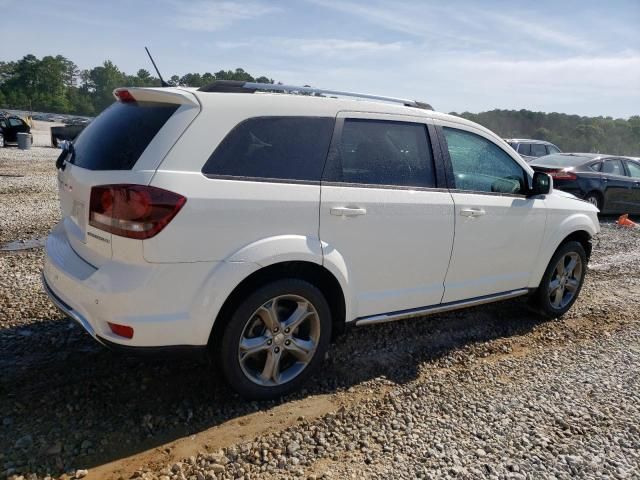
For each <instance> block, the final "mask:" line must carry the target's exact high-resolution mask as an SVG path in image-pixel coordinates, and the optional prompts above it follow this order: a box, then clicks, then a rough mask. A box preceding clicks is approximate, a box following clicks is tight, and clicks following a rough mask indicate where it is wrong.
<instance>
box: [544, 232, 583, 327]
mask: <svg viewBox="0 0 640 480" xmlns="http://www.w3.org/2000/svg"><path fill="white" fill-rule="evenodd" d="M586 273H587V254H586V253H585V251H584V247H583V246H582V244H580V243H579V242H574V241H572V242H567V243H564V244H562V245H560V247H559V248H558V250H556V253H555V254H554V255H553V257H551V261H550V262H549V265H548V266H547V269H546V270H545V272H544V275H543V276H542V280H541V281H540V286H539V287H538V289H537V290H536V292H535V294H534V296H533V298H532V300H533V304H534V306H535V307H537V309H538V310H539V312H540V313H541V314H542V315H544V316H545V317H549V318H557V317H561V316H562V315H564V314H565V313H566V312H567V311H568V310H569V309H570V308H571V307H572V306H573V304H574V303H575V301H576V300H577V298H578V295H579V294H580V290H581V289H582V285H583V283H584V277H585V275H586Z"/></svg>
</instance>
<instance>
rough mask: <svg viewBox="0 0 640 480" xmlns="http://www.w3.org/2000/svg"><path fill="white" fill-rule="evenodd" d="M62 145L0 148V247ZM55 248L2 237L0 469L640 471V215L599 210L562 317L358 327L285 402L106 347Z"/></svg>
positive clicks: (10, 472)
mask: <svg viewBox="0 0 640 480" xmlns="http://www.w3.org/2000/svg"><path fill="white" fill-rule="evenodd" d="M56 156H57V151H56V150H54V149H38V148H34V149H32V150H31V151H29V152H19V151H17V150H16V149H4V150H1V151H0V246H1V245H2V244H3V243H4V242H9V241H13V240H20V239H21V240H29V239H31V238H37V237H40V236H42V235H45V234H46V232H47V231H48V230H49V229H50V227H51V226H52V225H53V224H55V222H56V221H57V219H58V217H59V210H58V206H57V198H56V197H57V196H56V193H55V168H54V166H53V162H54V160H55V158H56ZM7 174H18V175H25V176H24V177H8V176H6V175H7ZM42 260H43V252H42V248H34V249H29V250H22V251H14V252H6V251H0V372H2V375H0V477H2V476H3V475H4V476H6V477H9V478H12V477H13V478H19V477H20V476H22V475H25V478H41V477H44V476H46V475H53V476H56V477H57V476H62V478H64V477H66V478H69V477H73V476H75V477H85V475H86V478H88V479H89V478H114V479H117V478H130V477H132V476H137V477H144V478H161V479H162V480H167V478H170V479H176V480H177V479H182V478H187V479H189V480H203V479H212V478H233V477H241V476H243V475H244V477H245V478H261V477H264V478H286V477H303V478H305V477H306V478H313V477H316V478H317V477H322V476H325V477H329V478H357V477H361V478H416V477H420V476H422V477H425V478H440V477H447V476H449V477H455V478H541V477H547V478H566V477H569V476H571V475H574V476H579V477H583V478H602V477H614V478H615V477H616V476H617V477H618V478H640V459H639V456H638V455H639V449H640V436H639V430H638V427H637V425H640V412H639V407H638V406H639V405H640V402H639V400H640V399H639V398H638V392H639V390H638V383H639V378H638V373H637V372H638V366H639V365H640V342H639V340H640V337H639V333H638V326H639V323H640V314H639V307H640V278H639V275H638V272H639V271H640V229H636V230H623V229H619V228H617V227H615V226H614V225H612V224H611V223H610V221H609V223H606V224H605V225H603V232H602V234H601V235H600V237H599V238H598V240H597V241H596V242H595V245H594V252H593V257H592V261H591V268H590V272H589V276H588V277H587V281H586V283H585V287H584V288H583V291H582V294H581V298H580V300H579V301H578V302H577V303H576V305H575V306H574V308H573V309H572V310H571V311H570V312H569V313H568V314H567V315H566V316H565V317H564V318H563V319H561V320H557V321H542V320H541V319H540V318H538V317H537V316H536V315H534V314H533V313H531V312H530V311H529V310H528V309H527V308H526V305H525V304H524V302H523V301H521V300H517V301H510V302H505V303H501V304H493V305H486V306H483V307H478V308H475V309H472V310H467V311H458V312H453V313H450V314H447V315H440V316H436V317H430V318H426V319H417V320H410V321H403V322H397V323H392V324H387V325H379V326H373V327H368V328H361V329H352V330H350V331H348V332H347V334H345V335H344V336H342V337H341V338H339V339H338V341H337V342H336V344H335V345H333V347H332V349H331V352H330V357H329V358H328V360H327V361H326V363H325V367H324V369H323V374H322V377H321V378H317V379H315V380H313V381H311V382H310V383H309V384H308V386H307V388H306V389H305V390H304V391H302V392H299V393H298V394H295V395H293V396H291V397H289V398H287V399H285V400H283V401H281V402H260V403H258V402H244V401H242V400H240V399H239V398H238V397H237V396H235V395H234V394H233V393H232V392H230V391H229V390H228V389H227V388H226V387H225V386H224V385H222V384H221V383H220V381H219V380H218V378H217V377H216V375H215V373H214V372H213V371H212V369H211V368H210V367H209V366H208V365H207V364H206V363H203V362H198V361H194V360H188V359H175V358H171V359H156V360H144V359H139V358H135V357H127V356H123V355H121V354H116V353H112V352H110V351H108V350H106V349H103V348H101V347H100V346H99V345H97V344H95V342H93V340H92V339H91V338H90V337H89V336H88V335H86V334H85V333H84V332H83V331H82V330H81V329H80V328H79V327H78V326H76V325H75V324H74V323H72V322H70V321H69V320H67V319H64V318H62V316H61V315H59V314H58V313H56V312H55V310H54V309H53V307H52V306H51V304H50V303H49V301H48V300H47V299H46V296H45V295H44V294H42V293H41V290H40V285H39V272H40V269H41V266H42ZM292 415H293V417H292ZM298 417H300V419H299V420H297V419H298ZM85 470H88V472H85ZM165 477H167V478H165Z"/></svg>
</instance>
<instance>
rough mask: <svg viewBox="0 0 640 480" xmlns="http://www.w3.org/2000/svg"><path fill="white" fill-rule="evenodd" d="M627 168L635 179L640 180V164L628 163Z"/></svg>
mask: <svg viewBox="0 0 640 480" xmlns="http://www.w3.org/2000/svg"><path fill="white" fill-rule="evenodd" d="M627 168H628V169H629V173H630V174H631V176H632V177H633V178H640V164H638V163H635V162H627Z"/></svg>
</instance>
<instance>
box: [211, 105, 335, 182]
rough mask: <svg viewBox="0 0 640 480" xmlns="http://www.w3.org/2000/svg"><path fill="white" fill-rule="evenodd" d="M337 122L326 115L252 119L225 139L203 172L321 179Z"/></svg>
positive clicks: (311, 179) (270, 177)
mask: <svg viewBox="0 0 640 480" xmlns="http://www.w3.org/2000/svg"><path fill="white" fill-rule="evenodd" d="M334 123H335V120H334V119H333V118H324V117H256V118H250V119H248V120H246V121H244V122H242V123H240V124H239V125H237V126H236V127H235V128H234V129H233V130H231V132H230V133H229V134H228V135H227V136H226V137H225V139H224V140H222V142H221V143H220V145H218V148H216V150H215V151H214V152H213V154H211V156H210V157H209V159H208V160H207V162H206V163H205V165H204V167H202V173H204V174H205V175H222V176H232V177H250V178H260V179H283V180H298V181H313V182H320V177H321V176H322V169H323V168H324V163H325V160H326V158H327V152H328V150H329V144H330V142H331V135H332V133H333V126H334Z"/></svg>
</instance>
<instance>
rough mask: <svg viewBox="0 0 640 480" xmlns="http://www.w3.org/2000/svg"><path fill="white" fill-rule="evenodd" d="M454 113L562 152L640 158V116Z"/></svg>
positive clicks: (494, 129)
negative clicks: (545, 144) (543, 141)
mask: <svg viewBox="0 0 640 480" xmlns="http://www.w3.org/2000/svg"><path fill="white" fill-rule="evenodd" d="M453 114H454V115H458V116H461V117H463V118H466V119H467V120H471V121H473V122H476V123H479V124H480V125H483V126H485V127H487V128H488V129H489V130H492V131H494V132H496V133H497V134H498V135H500V136H501V137H502V138H534V139H536V140H546V141H548V142H551V143H553V144H555V145H557V146H558V147H559V148H560V149H561V150H563V151H565V152H591V153H607V154H612V155H630V156H640V115H634V116H632V117H630V118H629V119H628V120H627V119H623V118H613V117H581V116H579V115H567V114H565V113H556V112H553V113H543V112H532V111H530V110H497V109H496V110H491V111H489V112H482V113H469V112H464V113H462V114H457V113H455V112H454V113H453Z"/></svg>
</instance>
